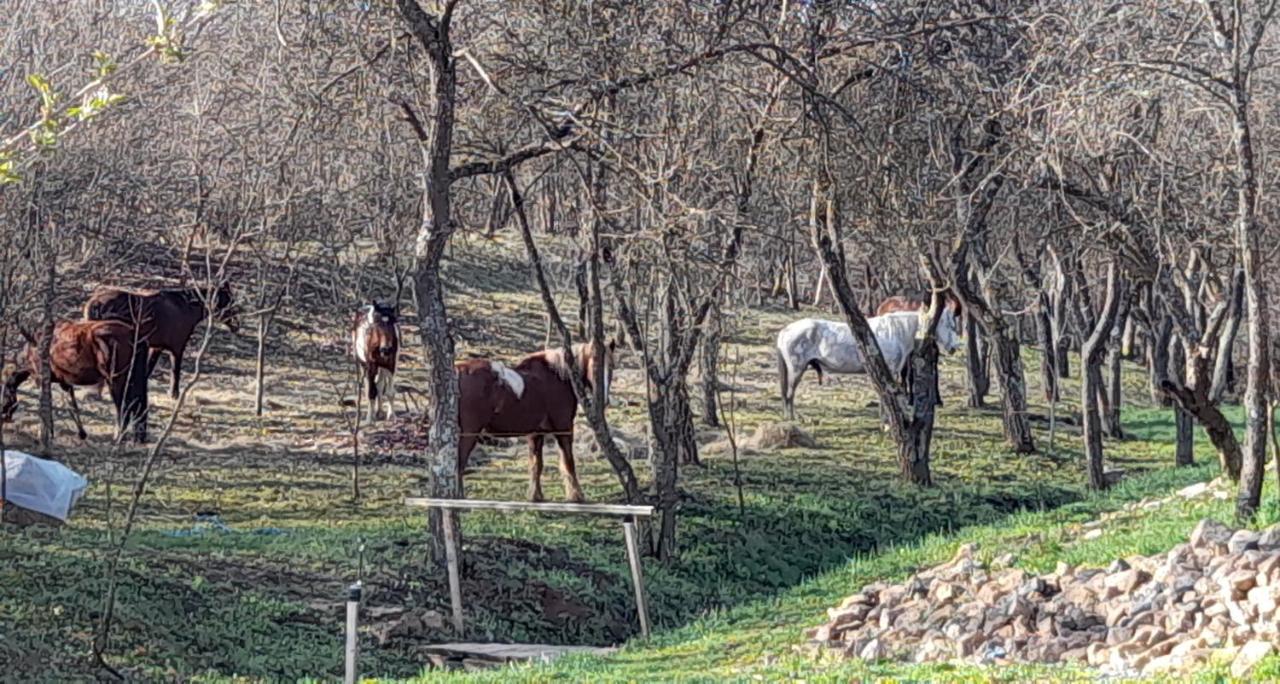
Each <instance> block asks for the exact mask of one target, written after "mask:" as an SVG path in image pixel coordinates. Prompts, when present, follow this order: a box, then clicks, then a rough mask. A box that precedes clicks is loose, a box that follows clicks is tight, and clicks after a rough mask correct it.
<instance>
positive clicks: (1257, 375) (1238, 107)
mask: <svg viewBox="0 0 1280 684" xmlns="http://www.w3.org/2000/svg"><path fill="white" fill-rule="evenodd" d="M1238 11H1243V10H1238ZM1258 35H1259V36H1261V33H1260V32H1259V34H1258ZM1260 39H1261V38H1259V40H1260ZM1241 49H1242V47H1241V46H1239V45H1236V46H1235V51H1236V65H1237V70H1236V74H1235V83H1234V85H1235V88H1234V92H1233V104H1234V113H1235V127H1234V135H1233V136H1232V138H1233V140H1234V142H1235V150H1236V170H1237V174H1238V180H1239V185H1238V186H1237V188H1236V203H1237V206H1236V247H1237V249H1239V250H1240V261H1241V266H1242V267H1243V270H1244V292H1245V307H1246V309H1247V311H1248V314H1249V325H1248V328H1247V330H1248V342H1249V365H1248V367H1247V369H1246V371H1245V390H1244V421H1245V422H1244V434H1245V438H1244V453H1243V461H1242V463H1241V469H1240V491H1239V494H1238V495H1237V497H1236V518H1238V519H1240V520H1248V519H1251V518H1253V515H1254V513H1256V512H1257V510H1258V506H1259V505H1260V503H1261V501H1262V478H1263V475H1264V472H1265V467H1266V461H1267V399H1268V397H1269V395H1270V392H1271V387H1270V383H1271V375H1270V371H1271V361H1270V354H1271V329H1270V316H1271V311H1270V309H1269V308H1268V307H1269V304H1270V302H1269V299H1268V296H1267V281H1266V274H1264V273H1263V272H1262V266H1263V260H1264V259H1265V257H1266V254H1265V253H1264V252H1263V249H1262V244H1261V242H1262V226H1261V225H1259V224H1258V218H1257V211H1258V178H1257V170H1256V166H1255V162H1254V157H1253V139H1252V131H1251V129H1250V121H1249V102H1250V100H1249V93H1248V92H1247V90H1246V88H1247V85H1248V84H1247V81H1246V80H1245V78H1246V77H1245V76H1244V75H1242V74H1241V73H1240V71H1239V66H1240V61H1239V60H1240V55H1239V51H1240V50H1241ZM1224 337H1225V335H1224ZM1228 356H1229V354H1228ZM1224 370H1225V369H1224Z"/></svg>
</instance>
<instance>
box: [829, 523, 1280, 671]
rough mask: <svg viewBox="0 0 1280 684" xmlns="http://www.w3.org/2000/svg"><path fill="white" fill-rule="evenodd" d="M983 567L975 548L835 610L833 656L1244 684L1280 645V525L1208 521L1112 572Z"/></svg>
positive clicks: (1000, 562) (875, 587)
mask: <svg viewBox="0 0 1280 684" xmlns="http://www.w3.org/2000/svg"><path fill="white" fill-rule="evenodd" d="M1013 562H1014V559H1013V558H1012V557H1011V556H1009V555H1006V556H1005V557H1002V558H1000V559H997V560H996V561H994V562H992V563H989V564H985V565H984V564H983V563H982V562H980V561H979V559H978V554H977V547H976V545H973V544H970V545H966V546H963V547H961V549H960V550H959V552H958V553H957V554H956V556H955V558H954V559H953V560H952V561H951V562H949V563H947V564H945V565H942V566H939V567H936V568H932V569H930V570H928V571H925V572H921V573H919V574H916V575H914V576H913V577H911V578H910V579H909V580H908V581H907V582H906V583H904V584H896V585H890V584H884V583H876V584H872V585H869V586H867V587H865V588H864V589H863V590H862V591H861V592H859V593H858V594H855V595H853V596H850V597H849V598H847V599H845V601H844V602H843V603H841V604H840V607H839V608H833V609H830V610H829V611H828V613H829V616H830V622H828V623H827V624H824V625H822V626H820V627H818V628H816V629H814V630H811V632H810V633H809V636H810V637H811V638H812V639H813V640H814V642H815V643H816V644H818V645H819V646H820V648H822V649H824V650H828V651H833V652H835V653H838V654H840V655H842V656H844V657H850V658H861V659H863V660H868V661H875V660H883V659H889V658H892V659H898V660H905V661H911V662H929V661H965V662H976V663H985V664H1000V663H1006V662H1009V661H1023V662H1038V663H1068V662H1070V663H1076V664H1079V665H1088V666H1092V667H1095V668H1098V669H1100V670H1103V671H1104V672H1107V673H1110V674H1115V675H1126V676H1127V675H1137V674H1142V675H1150V674H1154V673H1160V672H1178V671H1184V670H1190V669H1192V668H1195V667H1197V666H1200V665H1202V664H1204V663H1207V662H1210V661H1213V662H1223V661H1225V662H1229V663H1231V670H1232V673H1233V674H1234V675H1235V676H1237V677H1240V676H1244V675H1245V674H1247V673H1248V672H1249V671H1250V670H1252V669H1253V667H1254V666H1255V665H1256V664H1257V663H1258V661H1260V660H1262V659H1263V658H1265V657H1266V656H1268V655H1270V654H1271V653H1272V652H1273V651H1274V650H1275V648H1276V646H1277V645H1280V614H1278V613H1277V605H1278V604H1280V526H1277V527H1274V528H1271V529H1269V530H1267V531H1265V532H1262V533H1259V532H1252V531H1249V530H1233V529H1231V528H1228V527H1226V526H1225V525H1223V524H1221V523H1219V522H1216V521H1213V520H1203V521H1201V522H1200V524H1199V525H1198V526H1197V527H1196V528H1195V531H1194V532H1193V533H1192V534H1191V538H1190V540H1189V542H1188V543H1185V544H1180V545H1178V546H1176V547H1174V548H1173V549H1172V550H1170V551H1169V552H1168V553H1165V554H1162V555H1159V556H1153V557H1134V558H1130V559H1127V560H1117V561H1116V562H1115V563H1114V564H1112V566H1111V567H1110V568H1108V569H1106V570H1102V569H1077V568H1073V567H1070V566H1068V565H1066V564H1065V563H1060V564H1059V565H1058V567H1057V568H1056V569H1055V571H1054V572H1053V573H1050V574H1047V575H1033V574H1030V573H1027V572H1025V571H1023V570H1020V569H1014V568H1009V567H1007V566H1008V565H1009V564H1012V563H1013Z"/></svg>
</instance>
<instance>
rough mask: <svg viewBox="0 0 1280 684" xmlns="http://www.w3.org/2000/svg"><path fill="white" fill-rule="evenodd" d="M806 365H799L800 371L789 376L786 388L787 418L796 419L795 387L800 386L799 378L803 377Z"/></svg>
mask: <svg viewBox="0 0 1280 684" xmlns="http://www.w3.org/2000/svg"><path fill="white" fill-rule="evenodd" d="M806 368H808V366H807V365H805V366H801V367H800V371H799V372H797V373H796V374H795V376H794V377H792V378H791V383H790V385H791V386H790V387H788V388H787V419H788V420H795V419H796V388H798V387H799V386H800V378H802V377H804V372H805V369H806Z"/></svg>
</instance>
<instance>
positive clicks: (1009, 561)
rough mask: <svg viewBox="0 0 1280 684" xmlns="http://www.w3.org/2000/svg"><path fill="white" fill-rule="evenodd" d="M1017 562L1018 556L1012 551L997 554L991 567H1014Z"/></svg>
mask: <svg viewBox="0 0 1280 684" xmlns="http://www.w3.org/2000/svg"><path fill="white" fill-rule="evenodd" d="M1016 562H1018V557H1017V556H1015V555H1013V554H1012V553H1005V554H1001V555H999V556H997V557H996V558H995V560H993V561H991V567H993V568H1009V567H1013V564H1014V563H1016Z"/></svg>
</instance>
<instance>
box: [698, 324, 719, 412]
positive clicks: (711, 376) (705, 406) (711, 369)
mask: <svg viewBox="0 0 1280 684" xmlns="http://www.w3.org/2000/svg"><path fill="white" fill-rule="evenodd" d="M722 315H723V314H722V312H721V310H720V303H719V302H713V303H712V305H711V313H710V314H709V315H708V316H707V331H706V332H705V333H704V334H703V336H702V355H701V357H700V359H699V366H700V367H701V371H702V377H701V381H702V382H701V384H702V424H703V425H706V426H708V427H720V410H719V408H718V407H717V406H716V399H717V397H718V396H719V393H720V373H719V368H720V333H721V329H722V325H723V322H722Z"/></svg>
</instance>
